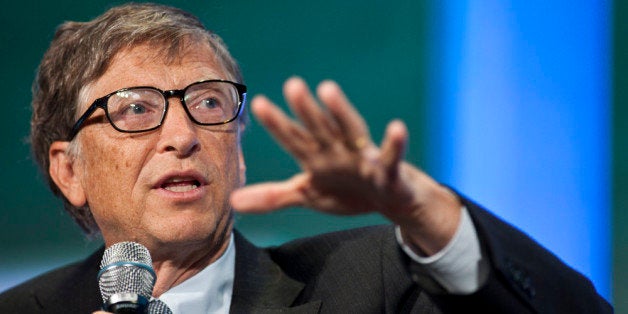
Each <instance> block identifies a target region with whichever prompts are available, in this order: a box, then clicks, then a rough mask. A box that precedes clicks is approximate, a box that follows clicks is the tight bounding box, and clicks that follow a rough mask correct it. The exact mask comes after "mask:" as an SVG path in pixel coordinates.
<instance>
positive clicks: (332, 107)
mask: <svg viewBox="0 0 628 314" xmlns="http://www.w3.org/2000/svg"><path fill="white" fill-rule="evenodd" d="M317 94H318V97H319V98H320V99H321V101H322V102H323V103H325V105H327V108H328V109H329V112H330V113H331V114H332V116H333V117H334V119H335V120H336V123H337V125H338V127H339V129H340V130H339V131H340V132H341V133H342V134H343V137H344V138H345V140H346V142H347V143H348V145H349V146H350V147H352V148H356V149H362V148H364V147H365V146H367V145H369V144H372V141H371V138H370V135H369V131H368V127H367V125H366V122H364V119H363V118H362V116H361V115H360V113H359V112H358V111H357V110H356V109H355V107H354V106H353V105H351V102H350V101H349V100H348V99H347V97H346V96H345V94H344V93H343V91H342V89H341V88H340V86H338V84H336V83H335V82H334V81H330V80H328V81H324V82H322V83H321V84H319V85H318V89H317Z"/></svg>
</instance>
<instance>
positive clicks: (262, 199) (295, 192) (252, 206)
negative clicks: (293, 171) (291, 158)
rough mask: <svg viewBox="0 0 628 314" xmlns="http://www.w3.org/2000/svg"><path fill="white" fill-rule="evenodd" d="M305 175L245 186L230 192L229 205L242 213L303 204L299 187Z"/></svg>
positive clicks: (263, 211) (264, 211) (261, 211)
mask: <svg viewBox="0 0 628 314" xmlns="http://www.w3.org/2000/svg"><path fill="white" fill-rule="evenodd" d="M304 180H305V175H304V174H300V175H296V176H294V177H292V178H291V179H289V180H287V181H282V182H266V183H259V184H253V185H249V186H245V187H243V188H240V189H237V190H235V191H233V192H232V193H231V197H230V200H231V206H232V207H233V209H235V210H236V211H239V212H243V213H266V212H271V211H275V210H278V209H282V208H286V207H290V206H302V205H304V200H305V196H304V194H303V193H302V189H301V188H300V187H301V186H302V184H303V182H304Z"/></svg>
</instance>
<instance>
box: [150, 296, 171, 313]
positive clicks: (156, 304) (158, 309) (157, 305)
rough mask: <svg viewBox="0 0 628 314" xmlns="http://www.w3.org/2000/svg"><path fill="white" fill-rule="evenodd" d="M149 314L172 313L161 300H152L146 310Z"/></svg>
mask: <svg viewBox="0 0 628 314" xmlns="http://www.w3.org/2000/svg"><path fill="white" fill-rule="evenodd" d="M146 313H148V314H172V311H171V310H170V308H169V307H168V305H167V304H166V303H164V302H163V301H161V300H159V299H153V300H150V303H148V308H147V309H146Z"/></svg>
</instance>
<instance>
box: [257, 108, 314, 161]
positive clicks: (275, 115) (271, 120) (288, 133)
mask: <svg viewBox="0 0 628 314" xmlns="http://www.w3.org/2000/svg"><path fill="white" fill-rule="evenodd" d="M251 110H252V112H253V114H254V115H255V117H256V118H257V119H258V120H259V121H260V122H261V123H262V125H263V126H264V127H265V128H266V129H267V130H268V131H269V132H270V134H271V135H272V136H273V137H274V138H275V140H277V142H279V144H280V145H281V146H282V147H283V148H284V149H286V150H287V151H288V152H289V153H290V154H292V155H293V156H294V157H296V158H297V159H299V160H304V159H305V158H307V157H308V156H309V155H310V154H309V152H310V150H311V147H310V146H311V145H312V144H311V143H312V142H313V139H312V137H311V136H310V135H309V134H308V132H307V131H306V130H305V129H303V128H302V127H301V126H300V125H298V124H297V123H296V122H294V121H293V120H292V119H290V118H289V117H288V116H287V115H286V114H285V113H284V112H283V111H282V110H281V109H279V108H278V107H277V106H276V105H274V104H273V103H272V102H271V101H270V100H269V99H268V98H266V97H264V96H256V97H255V98H253V101H252V102H251Z"/></svg>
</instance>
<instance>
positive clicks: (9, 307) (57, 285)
mask: <svg viewBox="0 0 628 314" xmlns="http://www.w3.org/2000/svg"><path fill="white" fill-rule="evenodd" d="M100 256H102V250H99V251H98V252H96V253H94V254H92V255H91V256H90V257H88V258H87V259H86V260H84V261H80V262H76V263H72V264H69V265H66V266H63V267H60V268H57V269H53V270H51V271H49V272H46V273H44V274H42V275H39V276H37V277H35V278H32V279H30V280H28V281H26V282H24V283H22V284H20V285H18V286H16V287H13V288H11V289H9V290H7V291H5V292H3V293H2V294H0V313H57V312H58V313H91V312H93V311H95V310H98V309H99V308H100V295H99V288H98V282H97V279H96V276H97V273H98V268H99V259H100Z"/></svg>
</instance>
